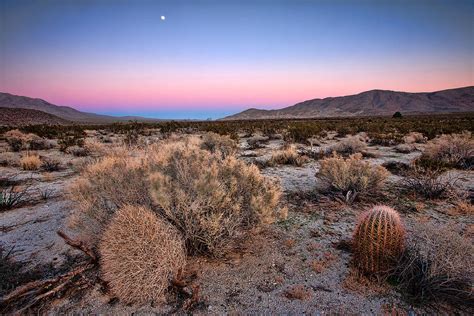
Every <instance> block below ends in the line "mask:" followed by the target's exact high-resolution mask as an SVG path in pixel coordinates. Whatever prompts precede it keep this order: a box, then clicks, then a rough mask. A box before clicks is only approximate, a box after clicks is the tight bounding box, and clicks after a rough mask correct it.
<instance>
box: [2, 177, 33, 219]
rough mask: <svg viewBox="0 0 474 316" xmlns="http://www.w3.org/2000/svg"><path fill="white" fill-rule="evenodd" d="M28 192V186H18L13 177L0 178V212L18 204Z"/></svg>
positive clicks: (23, 200)
mask: <svg viewBox="0 0 474 316" xmlns="http://www.w3.org/2000/svg"><path fill="white" fill-rule="evenodd" d="M28 193H29V186H28V185H24V186H21V187H20V186H18V184H17V181H16V179H15V177H6V178H0V212H1V211H6V210H10V209H12V208H15V207H18V206H20V205H21V204H22V203H23V202H25V200H26V197H27V194H28Z"/></svg>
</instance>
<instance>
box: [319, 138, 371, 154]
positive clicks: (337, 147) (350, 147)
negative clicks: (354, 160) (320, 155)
mask: <svg viewBox="0 0 474 316" xmlns="http://www.w3.org/2000/svg"><path fill="white" fill-rule="evenodd" d="M366 149H367V144H366V143H365V142H363V141H361V140H360V138H359V137H358V136H350V137H347V138H344V139H342V140H341V141H339V142H338V143H336V144H334V145H332V146H331V147H329V148H328V149H327V151H326V154H332V153H334V152H335V153H337V154H339V155H342V156H349V155H353V154H356V153H361V152H363V151H365V150H366Z"/></svg>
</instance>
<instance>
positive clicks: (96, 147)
mask: <svg viewBox="0 0 474 316" xmlns="http://www.w3.org/2000/svg"><path fill="white" fill-rule="evenodd" d="M83 148H84V151H85V152H86V155H92V156H104V155H105V154H106V153H107V151H108V148H107V146H104V144H102V143H100V142H98V141H96V140H93V139H85V140H84V145H83ZM75 156H76V155H75Z"/></svg>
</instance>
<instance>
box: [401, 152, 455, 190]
mask: <svg viewBox="0 0 474 316" xmlns="http://www.w3.org/2000/svg"><path fill="white" fill-rule="evenodd" d="M403 174H404V178H403V179H402V180H401V184H402V187H403V188H404V189H405V190H407V191H409V192H413V193H415V194H419V195H421V196H423V197H425V198H427V199H434V198H443V197H446V196H447V195H448V194H449V193H453V192H454V191H455V188H454V184H455V182H456V178H455V177H453V176H452V175H451V174H450V173H445V172H444V169H443V168H432V167H430V168H427V167H424V166H423V165H420V164H419V162H418V161H415V162H414V163H413V164H412V165H411V166H410V168H409V169H408V170H407V171H406V172H404V173H403Z"/></svg>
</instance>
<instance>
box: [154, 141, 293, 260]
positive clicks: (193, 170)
mask: <svg viewBox="0 0 474 316" xmlns="http://www.w3.org/2000/svg"><path fill="white" fill-rule="evenodd" d="M150 165H151V166H152V169H153V170H154V173H153V174H152V175H151V177H150V180H151V195H152V197H153V200H154V201H155V203H156V204H157V206H158V211H159V212H161V213H162V215H163V216H164V217H166V218H167V219H168V220H170V222H171V223H173V224H174V225H175V226H176V227H178V228H179V229H180V231H181V232H182V233H183V235H184V237H185V240H186V245H187V248H188V251H189V252H190V253H204V254H209V255H212V256H220V255H222V254H223V253H225V251H226V250H227V249H228V248H229V246H231V244H232V243H233V242H234V241H235V240H236V238H237V237H238V236H240V235H241V234H242V233H243V232H244V231H247V230H250V229H253V228H259V227H260V226H262V225H264V224H267V223H271V222H273V221H274V220H275V219H276V218H278V217H280V216H282V215H284V214H283V210H282V209H280V208H279V207H278V204H279V201H280V196H281V191H280V188H279V186H277V185H276V184H275V183H273V182H271V181H269V180H267V179H266V178H265V177H263V176H262V175H261V174H260V172H259V170H258V168H257V167H256V166H254V165H246V164H245V163H244V162H243V161H239V160H237V159H236V158H234V157H232V156H228V157H226V158H222V157H221V155H216V154H212V153H209V152H207V151H204V150H200V149H199V148H195V147H193V146H190V145H181V144H168V145H165V146H163V147H161V148H160V152H159V155H155V157H152V158H151V162H150Z"/></svg>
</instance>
